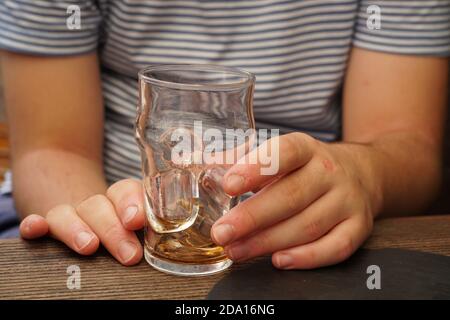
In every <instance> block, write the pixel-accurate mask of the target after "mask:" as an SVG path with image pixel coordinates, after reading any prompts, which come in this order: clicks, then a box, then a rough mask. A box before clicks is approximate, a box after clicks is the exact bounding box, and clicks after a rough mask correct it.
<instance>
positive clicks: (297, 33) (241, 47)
mask: <svg viewBox="0 0 450 320" xmlns="http://www.w3.org/2000/svg"><path fill="white" fill-rule="evenodd" d="M71 4H76V5H78V6H79V7H80V10H81V29H80V30H69V29H68V28H67V27H66V19H67V16H68V15H67V13H66V10H67V7H68V6H69V5H71ZM370 5H378V6H379V7H380V9H381V18H382V19H381V29H380V30H376V29H375V30H370V29H369V28H367V19H368V16H369V15H368V13H367V8H368V7H369V6H370ZM352 46H357V47H361V48H365V49H369V50H376V51H384V52H390V53H398V54H414V55H433V56H448V55H449V54H450V0H426V1H410V0H404V1H388V0H386V1H381V0H379V1H369V0H242V1H239V0H224V1H219V0H192V1H189V0H97V1H94V0H80V1H62V0H0V48H3V49H6V50H11V51H17V52H23V53H30V54H36V55H57V56H60V55H76V54H82V53H87V52H90V51H93V50H98V51H99V54H100V57H101V64H102V71H103V92H104V100H105V107H106V115H107V116H106V121H105V150H104V155H105V170H106V173H107V177H108V179H109V180H110V181H115V180H118V179H121V178H124V177H129V176H136V177H139V176H140V164H139V163H140V157H139V152H138V149H137V147H136V144H135V142H134V138H133V119H134V117H135V104H136V101H137V86H136V74H137V71H138V70H139V69H141V68H143V67H145V66H147V65H150V64H158V63H212V64H221V65H226V66H234V67H240V68H244V69H247V70H248V71H251V72H253V73H255V74H256V77H257V85H256V91H255V101H254V108H255V117H256V120H257V124H258V126H259V127H266V128H280V129H281V132H290V131H304V132H307V133H310V134H312V135H313V136H315V137H317V138H320V139H323V140H327V141H333V140H335V139H338V138H339V132H340V104H339V103H340V101H339V92H340V88H341V86H342V79H343V76H344V73H345V69H346V62H347V59H348V56H349V52H350V49H351V47H352ZM362 107H363V106H362Z"/></svg>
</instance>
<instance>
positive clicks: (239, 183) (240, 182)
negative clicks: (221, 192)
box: [227, 174, 245, 191]
mask: <svg viewBox="0 0 450 320" xmlns="http://www.w3.org/2000/svg"><path fill="white" fill-rule="evenodd" d="M244 182H245V180H244V177H242V176H240V175H237V174H232V175H231V176H229V177H228V178H227V186H228V188H229V189H232V190H236V191H237V190H240V189H241V188H242V187H243V186H244Z"/></svg>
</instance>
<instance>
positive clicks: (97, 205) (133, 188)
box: [20, 179, 144, 265]
mask: <svg viewBox="0 0 450 320" xmlns="http://www.w3.org/2000/svg"><path fill="white" fill-rule="evenodd" d="M143 203H144V202H143V193H142V186H141V183H140V182H139V181H136V180H131V179H126V180H121V181H119V182H116V183H115V184H113V185H112V186H111V187H109V189H108V190H107V192H106V195H102V194H97V195H94V196H91V197H89V198H88V199H86V200H84V201H82V202H81V203H79V204H78V205H77V206H75V207H74V206H71V205H68V204H65V205H59V206H56V207H54V208H53V209H51V210H50V211H48V212H47V213H45V214H43V215H42V216H41V215H37V214H32V215H29V216H27V217H26V218H25V219H24V220H23V221H22V223H21V224H20V233H21V236H22V237H23V238H25V239H35V238H39V237H42V236H44V235H46V234H49V235H51V236H52V237H54V238H56V239H58V240H60V241H62V242H64V243H65V244H66V245H67V246H68V247H70V248H71V249H73V250H74V251H76V252H78V253H79V254H82V255H90V254H93V253H94V252H95V251H96V250H97V248H98V246H99V243H100V242H101V243H102V244H103V245H104V246H105V247H106V249H107V250H108V251H109V252H110V253H111V254H112V255H113V256H114V258H116V259H117V260H118V261H119V262H120V263H122V264H123V265H133V264H136V263H138V262H139V261H140V260H141V259H142V254H143V251H142V246H141V244H140V242H139V240H138V238H137V237H136V234H135V233H134V232H133V231H134V230H138V229H141V228H142V227H143V225H144V208H143Z"/></svg>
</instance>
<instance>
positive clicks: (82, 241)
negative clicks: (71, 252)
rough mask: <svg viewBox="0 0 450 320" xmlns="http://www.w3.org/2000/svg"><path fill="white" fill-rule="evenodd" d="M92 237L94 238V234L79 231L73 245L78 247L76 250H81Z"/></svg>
mask: <svg viewBox="0 0 450 320" xmlns="http://www.w3.org/2000/svg"><path fill="white" fill-rule="evenodd" d="M92 239H94V235H93V234H92V233H90V232H86V231H81V232H80V233H78V234H77V236H76V237H75V245H76V247H77V248H78V250H83V249H84V248H86V247H87V246H88V245H89V243H90V242H91V241H92Z"/></svg>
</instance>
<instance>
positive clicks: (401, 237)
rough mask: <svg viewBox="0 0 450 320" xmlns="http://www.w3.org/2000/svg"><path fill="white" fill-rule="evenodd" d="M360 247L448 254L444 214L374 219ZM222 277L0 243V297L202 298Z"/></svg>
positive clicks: (449, 231) (48, 245) (49, 245)
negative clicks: (74, 283) (75, 283)
mask: <svg viewBox="0 0 450 320" xmlns="http://www.w3.org/2000/svg"><path fill="white" fill-rule="evenodd" d="M365 247H366V248H371V249H378V248H406V249H413V250H421V251H427V252H433V253H438V254H443V255H447V256H450V215H448V216H429V217H412V218H395V219H386V220H380V221H378V222H377V223H376V225H375V230H374V233H373V235H372V236H371V238H370V239H369V240H368V241H367V242H366V244H365ZM70 265H78V266H79V267H80V269H81V289H79V290H69V289H67V286H66V281H67V277H68V274H67V273H66V272H67V267H68V266H70ZM232 268H239V266H233V267H232ZM223 275H224V274H220V275H215V276H209V277H203V278H195V279H193V278H184V277H175V276H170V275H166V274H163V273H160V272H158V271H155V270H154V269H152V268H151V267H150V266H149V265H148V264H147V263H146V262H144V261H142V262H141V263H140V264H139V265H138V266H134V267H123V266H121V265H120V264H119V263H117V262H116V261H114V260H113V259H112V258H111V256H109V255H108V254H107V253H106V252H105V251H104V250H101V251H100V252H98V253H97V254H96V255H94V256H92V257H80V256H78V255H76V254H75V253H72V252H71V251H70V250H69V249H67V248H65V247H64V246H63V245H61V244H59V243H57V242H56V241H53V240H50V239H45V240H39V241H24V240H20V239H12V240H3V241H0V298H1V299H54V298H59V299H202V298H204V297H205V296H206V295H207V294H208V292H209V290H210V289H211V288H212V287H213V285H214V284H215V283H216V282H217V281H218V280H220V279H221V278H222V277H223Z"/></svg>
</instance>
